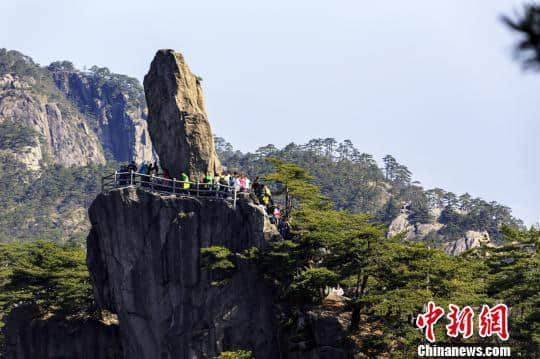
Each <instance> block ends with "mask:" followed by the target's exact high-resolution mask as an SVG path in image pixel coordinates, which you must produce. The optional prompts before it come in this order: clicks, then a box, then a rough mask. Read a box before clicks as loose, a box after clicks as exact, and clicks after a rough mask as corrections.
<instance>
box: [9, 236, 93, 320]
mask: <svg viewBox="0 0 540 359" xmlns="http://www.w3.org/2000/svg"><path fill="white" fill-rule="evenodd" d="M0 263H1V268H2V270H1V271H0V304H1V305H2V308H3V311H4V312H8V311H9V310H11V309H12V308H13V307H14V306H18V305H22V304H25V305H26V304H29V305H35V306H37V307H39V308H40V309H41V311H42V312H43V313H53V314H57V315H62V316H73V315H78V316H81V315H88V314H90V313H92V312H93V311H94V310H95V306H94V300H93V296H92V288H91V286H90V278H89V274H88V269H87V268H86V253H85V251H84V249H82V248H81V247H79V246H61V245H59V244H57V243H54V242H50V241H35V242H29V243H9V244H0Z"/></svg>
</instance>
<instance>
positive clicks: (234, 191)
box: [233, 187, 236, 209]
mask: <svg viewBox="0 0 540 359" xmlns="http://www.w3.org/2000/svg"><path fill="white" fill-rule="evenodd" d="M233 208H234V209H236V187H235V188H233Z"/></svg>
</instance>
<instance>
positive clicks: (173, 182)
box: [172, 178, 176, 194]
mask: <svg viewBox="0 0 540 359" xmlns="http://www.w3.org/2000/svg"><path fill="white" fill-rule="evenodd" d="M175 183H176V178H173V179H172V193H173V194H175V193H176V191H175V189H174V184H175Z"/></svg>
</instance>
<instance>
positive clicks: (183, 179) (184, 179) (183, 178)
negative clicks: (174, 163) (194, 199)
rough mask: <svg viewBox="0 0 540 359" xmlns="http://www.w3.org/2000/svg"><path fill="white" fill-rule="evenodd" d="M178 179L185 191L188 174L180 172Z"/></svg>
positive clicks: (187, 183) (187, 187) (187, 184)
mask: <svg viewBox="0 0 540 359" xmlns="http://www.w3.org/2000/svg"><path fill="white" fill-rule="evenodd" d="M180 181H182V188H183V189H184V190H185V191H186V192H187V190H188V189H189V177H188V175H187V174H185V173H184V172H182V174H181V175H180Z"/></svg>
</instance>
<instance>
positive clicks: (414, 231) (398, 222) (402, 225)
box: [388, 209, 444, 240]
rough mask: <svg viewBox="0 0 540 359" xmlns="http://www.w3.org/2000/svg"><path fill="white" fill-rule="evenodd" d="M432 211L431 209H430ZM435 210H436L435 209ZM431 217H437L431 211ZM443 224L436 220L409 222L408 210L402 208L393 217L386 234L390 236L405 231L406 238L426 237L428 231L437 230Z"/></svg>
mask: <svg viewBox="0 0 540 359" xmlns="http://www.w3.org/2000/svg"><path fill="white" fill-rule="evenodd" d="M432 212H433V211H432ZM435 212H437V211H435ZM431 215H432V218H437V217H438V216H435V215H434V214H433V213H431ZM443 226H444V225H443V224H442V223H439V222H437V221H433V222H431V223H416V224H414V223H411V222H409V211H408V210H407V209H402V210H401V213H400V214H399V215H398V216H397V217H396V218H394V220H393V221H392V223H390V226H389V227H388V236H389V237H392V236H395V235H397V234H399V233H402V232H405V233H406V234H407V235H406V239H407V240H413V239H421V238H424V237H426V236H427V235H428V234H429V233H430V232H437V231H438V230H440V229H441V228H442V227H443Z"/></svg>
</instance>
